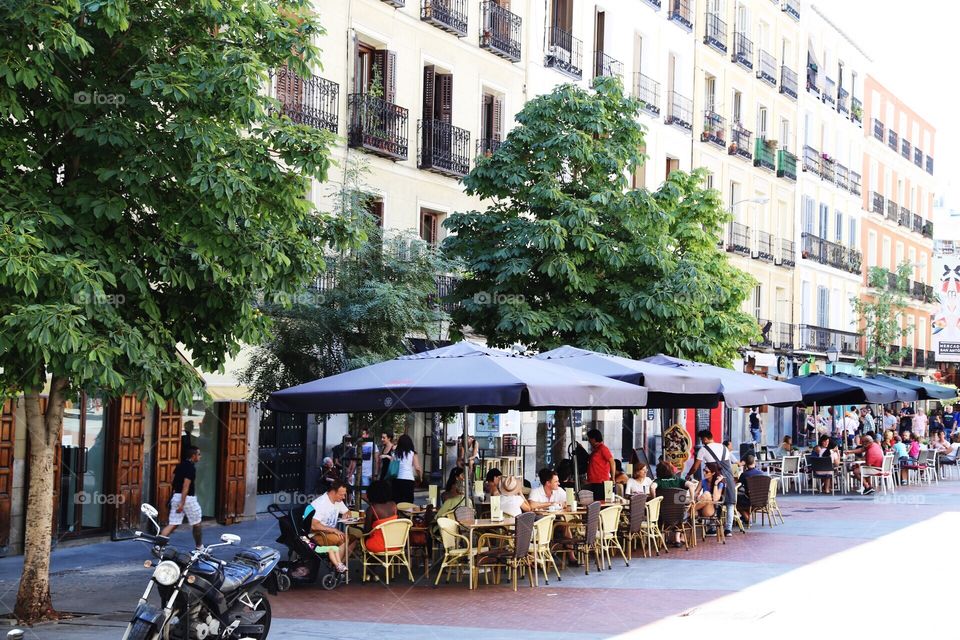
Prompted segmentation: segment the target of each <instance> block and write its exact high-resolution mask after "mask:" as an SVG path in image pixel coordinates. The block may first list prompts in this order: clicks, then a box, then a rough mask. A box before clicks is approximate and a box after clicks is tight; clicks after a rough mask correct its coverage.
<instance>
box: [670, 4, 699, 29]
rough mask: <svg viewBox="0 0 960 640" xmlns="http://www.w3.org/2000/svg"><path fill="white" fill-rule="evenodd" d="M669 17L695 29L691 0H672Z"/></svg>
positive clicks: (687, 27) (688, 27) (683, 25)
mask: <svg viewBox="0 0 960 640" xmlns="http://www.w3.org/2000/svg"><path fill="white" fill-rule="evenodd" d="M667 19H669V20H671V21H673V22H675V23H677V24H679V25H681V26H682V27H684V28H686V29H693V15H692V14H691V13H690V1H689V0H670V13H669V14H667Z"/></svg>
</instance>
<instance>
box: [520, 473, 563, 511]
mask: <svg viewBox="0 0 960 640" xmlns="http://www.w3.org/2000/svg"><path fill="white" fill-rule="evenodd" d="M537 477H538V478H540V484H541V485H542V486H539V487H534V488H533V489H531V490H530V495H529V496H528V497H527V502H529V503H530V507H531V508H533V509H548V508H550V507H551V506H552V505H555V504H559V505H561V507H562V506H563V505H565V504H566V503H567V492H566V491H564V490H563V489H561V488H560V477H559V476H558V475H557V472H556V471H554V470H553V469H540V471H538V472H537Z"/></svg>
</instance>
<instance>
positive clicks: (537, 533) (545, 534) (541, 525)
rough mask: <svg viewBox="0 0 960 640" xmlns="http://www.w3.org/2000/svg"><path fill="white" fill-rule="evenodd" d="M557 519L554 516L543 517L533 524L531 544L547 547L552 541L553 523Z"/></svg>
mask: <svg viewBox="0 0 960 640" xmlns="http://www.w3.org/2000/svg"><path fill="white" fill-rule="evenodd" d="M556 519H557V516H556V515H555V514H550V515H548V516H543V517H542V518H539V519H538V520H537V521H536V522H535V523H534V524H533V543H534V544H536V545H548V546H549V544H550V543H551V542H552V541H553V523H554V521H555V520H556Z"/></svg>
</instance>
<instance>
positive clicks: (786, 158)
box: [777, 149, 797, 180]
mask: <svg viewBox="0 0 960 640" xmlns="http://www.w3.org/2000/svg"><path fill="white" fill-rule="evenodd" d="M777 176H779V177H781V178H787V179H788V180H796V179H797V156H795V155H793V154H792V153H790V152H789V151H787V150H786V149H780V150H779V151H778V152H777Z"/></svg>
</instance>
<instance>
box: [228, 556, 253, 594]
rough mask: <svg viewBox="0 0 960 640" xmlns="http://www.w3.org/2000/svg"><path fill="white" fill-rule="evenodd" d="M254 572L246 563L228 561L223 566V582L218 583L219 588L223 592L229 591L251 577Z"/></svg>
mask: <svg viewBox="0 0 960 640" xmlns="http://www.w3.org/2000/svg"><path fill="white" fill-rule="evenodd" d="M254 573H256V569H254V568H253V567H251V566H250V565H248V564H243V563H242V562H228V563H227V564H226V566H224V567H223V584H222V585H220V590H221V591H222V592H223V593H230V592H231V591H234V590H235V589H237V588H238V587H240V586H241V585H242V584H243V583H244V582H246V581H247V580H249V579H250V578H252V577H253V574H254Z"/></svg>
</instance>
